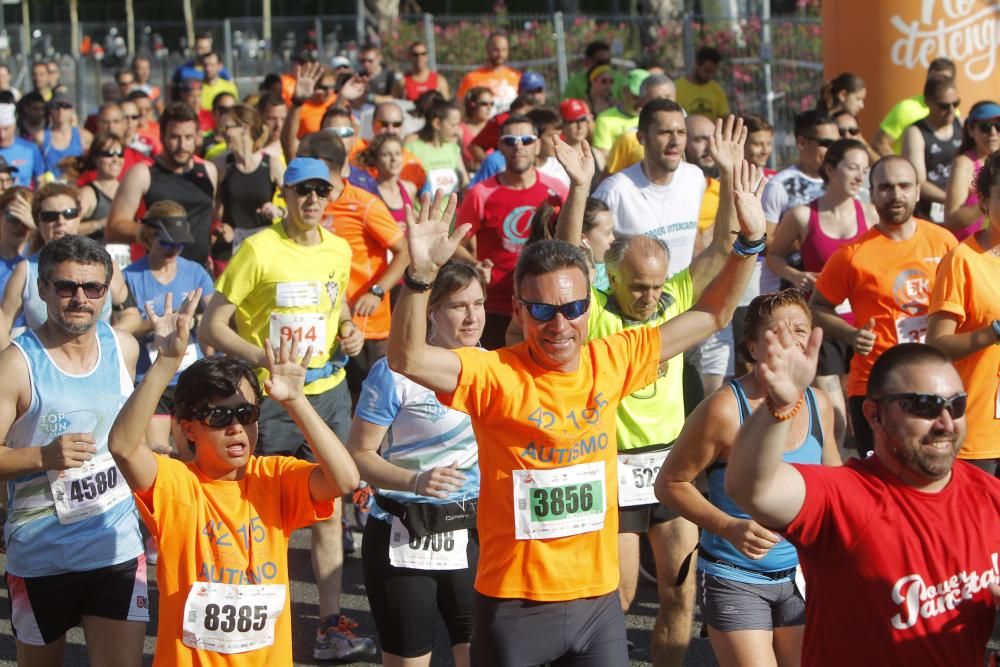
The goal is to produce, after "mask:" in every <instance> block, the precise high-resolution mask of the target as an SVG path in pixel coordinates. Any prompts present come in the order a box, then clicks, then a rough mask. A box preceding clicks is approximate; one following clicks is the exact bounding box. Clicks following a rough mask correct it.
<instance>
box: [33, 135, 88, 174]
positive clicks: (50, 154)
mask: <svg viewBox="0 0 1000 667" xmlns="http://www.w3.org/2000/svg"><path fill="white" fill-rule="evenodd" d="M81 155H83V142H82V141H81V140H80V129H79V128H76V127H74V128H71V134H70V139H69V146H67V147H66V148H63V149H62V150H59V149H58V148H56V147H55V146H53V145H52V130H45V135H44V136H43V138H42V160H44V161H45V171H50V172H52V175H53V176H55V177H56V178H62V170H61V169H60V168H59V161H60V160H62V159H63V158H65V157H79V156H81Z"/></svg>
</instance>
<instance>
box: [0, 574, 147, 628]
mask: <svg viewBox="0 0 1000 667" xmlns="http://www.w3.org/2000/svg"><path fill="white" fill-rule="evenodd" d="M7 597H8V600H9V602H10V624H11V628H12V629H13V631H14V636H15V637H16V638H17V640H18V641H19V642H22V643H24V644H28V645H30V646H44V645H45V644H51V643H52V642H54V641H56V640H57V639H59V638H60V637H62V636H63V635H65V634H66V631H67V630H69V629H70V628H72V627H74V626H76V625H79V624H80V620H81V619H82V618H83V617H84V616H97V617H100V618H109V619H111V620H114V621H139V622H142V623H147V622H149V593H148V592H147V589H146V556H145V555H144V554H143V555H140V556H138V557H137V558H133V559H132V560H130V561H126V562H124V563H119V564H118V565H111V566H109V567H102V568H99V569H96V570H88V571H86V572H67V573H65V574H53V575H50V576H47V577H19V576H17V575H14V574H9V573H8V574H7Z"/></svg>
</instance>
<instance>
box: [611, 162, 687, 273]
mask: <svg viewBox="0 0 1000 667" xmlns="http://www.w3.org/2000/svg"><path fill="white" fill-rule="evenodd" d="M704 194H705V176H704V174H702V171H701V169H699V168H698V167H696V166H694V165H693V164H688V163H687V162H682V163H681V164H680V165H679V166H678V167H677V171H675V172H674V177H673V179H672V180H671V181H670V183H669V184H668V185H655V184H653V183H650V182H649V179H648V178H646V174H645V172H644V171H643V170H642V162H637V163H636V164H634V165H632V166H631V167H628V168H626V169H623V170H622V171H620V172H618V173H617V174H615V175H613V176H611V177H610V178H608V179H607V180H605V181H604V182H603V183H601V185H600V187H598V188H597V191H596V192H594V197H596V198H597V199H600V200H601V201H603V202H604V203H606V204H607V205H608V207H609V208H610V209H611V214H612V216H614V220H615V234H621V235H632V234H645V235H646V236H653V237H655V238H658V239H660V240H661V241H663V242H664V243H666V244H667V247H668V248H670V262H669V264H668V268H669V270H668V272H669V273H670V275H674V274H675V273H678V272H680V271H683V270H684V269H686V268H688V266H690V265H691V260H692V259H693V257H694V241H695V237H696V236H697V234H698V213H699V211H700V210H701V198H702V196H703V195H704Z"/></svg>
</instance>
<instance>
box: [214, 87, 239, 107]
mask: <svg viewBox="0 0 1000 667" xmlns="http://www.w3.org/2000/svg"><path fill="white" fill-rule="evenodd" d="M227 97H231V98H233V101H234V102H239V100H238V99H236V96H235V95H233V94H232V93H231V92H229V91H228V90H223V91H222V92H220V93H216V95H215V97H213V98H212V111H218V109H219V106H220V105H221V102H220V100H222V99H225V98H227Z"/></svg>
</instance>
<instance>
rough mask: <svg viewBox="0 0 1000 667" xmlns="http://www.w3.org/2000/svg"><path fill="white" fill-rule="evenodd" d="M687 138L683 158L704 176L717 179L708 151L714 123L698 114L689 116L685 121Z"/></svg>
mask: <svg viewBox="0 0 1000 667" xmlns="http://www.w3.org/2000/svg"><path fill="white" fill-rule="evenodd" d="M684 123H685V125H686V126H687V131H688V136H687V145H686V146H685V147H684V157H685V158H686V159H687V161H688V162H690V163H691V164H695V165H698V167H699V168H700V169H701V170H702V172H704V173H705V175H706V176H712V177H713V178H715V177H718V175H719V169H718V166H717V165H716V164H715V159H714V158H713V157H712V153H711V151H710V150H709V138H710V137H711V136H712V134H714V133H715V123H713V122H712V121H711V120H709V119H708V118H707V117H705V116H702V115H700V114H691V115H690V116H688V117H687V118H686V119H685V121H684Z"/></svg>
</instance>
